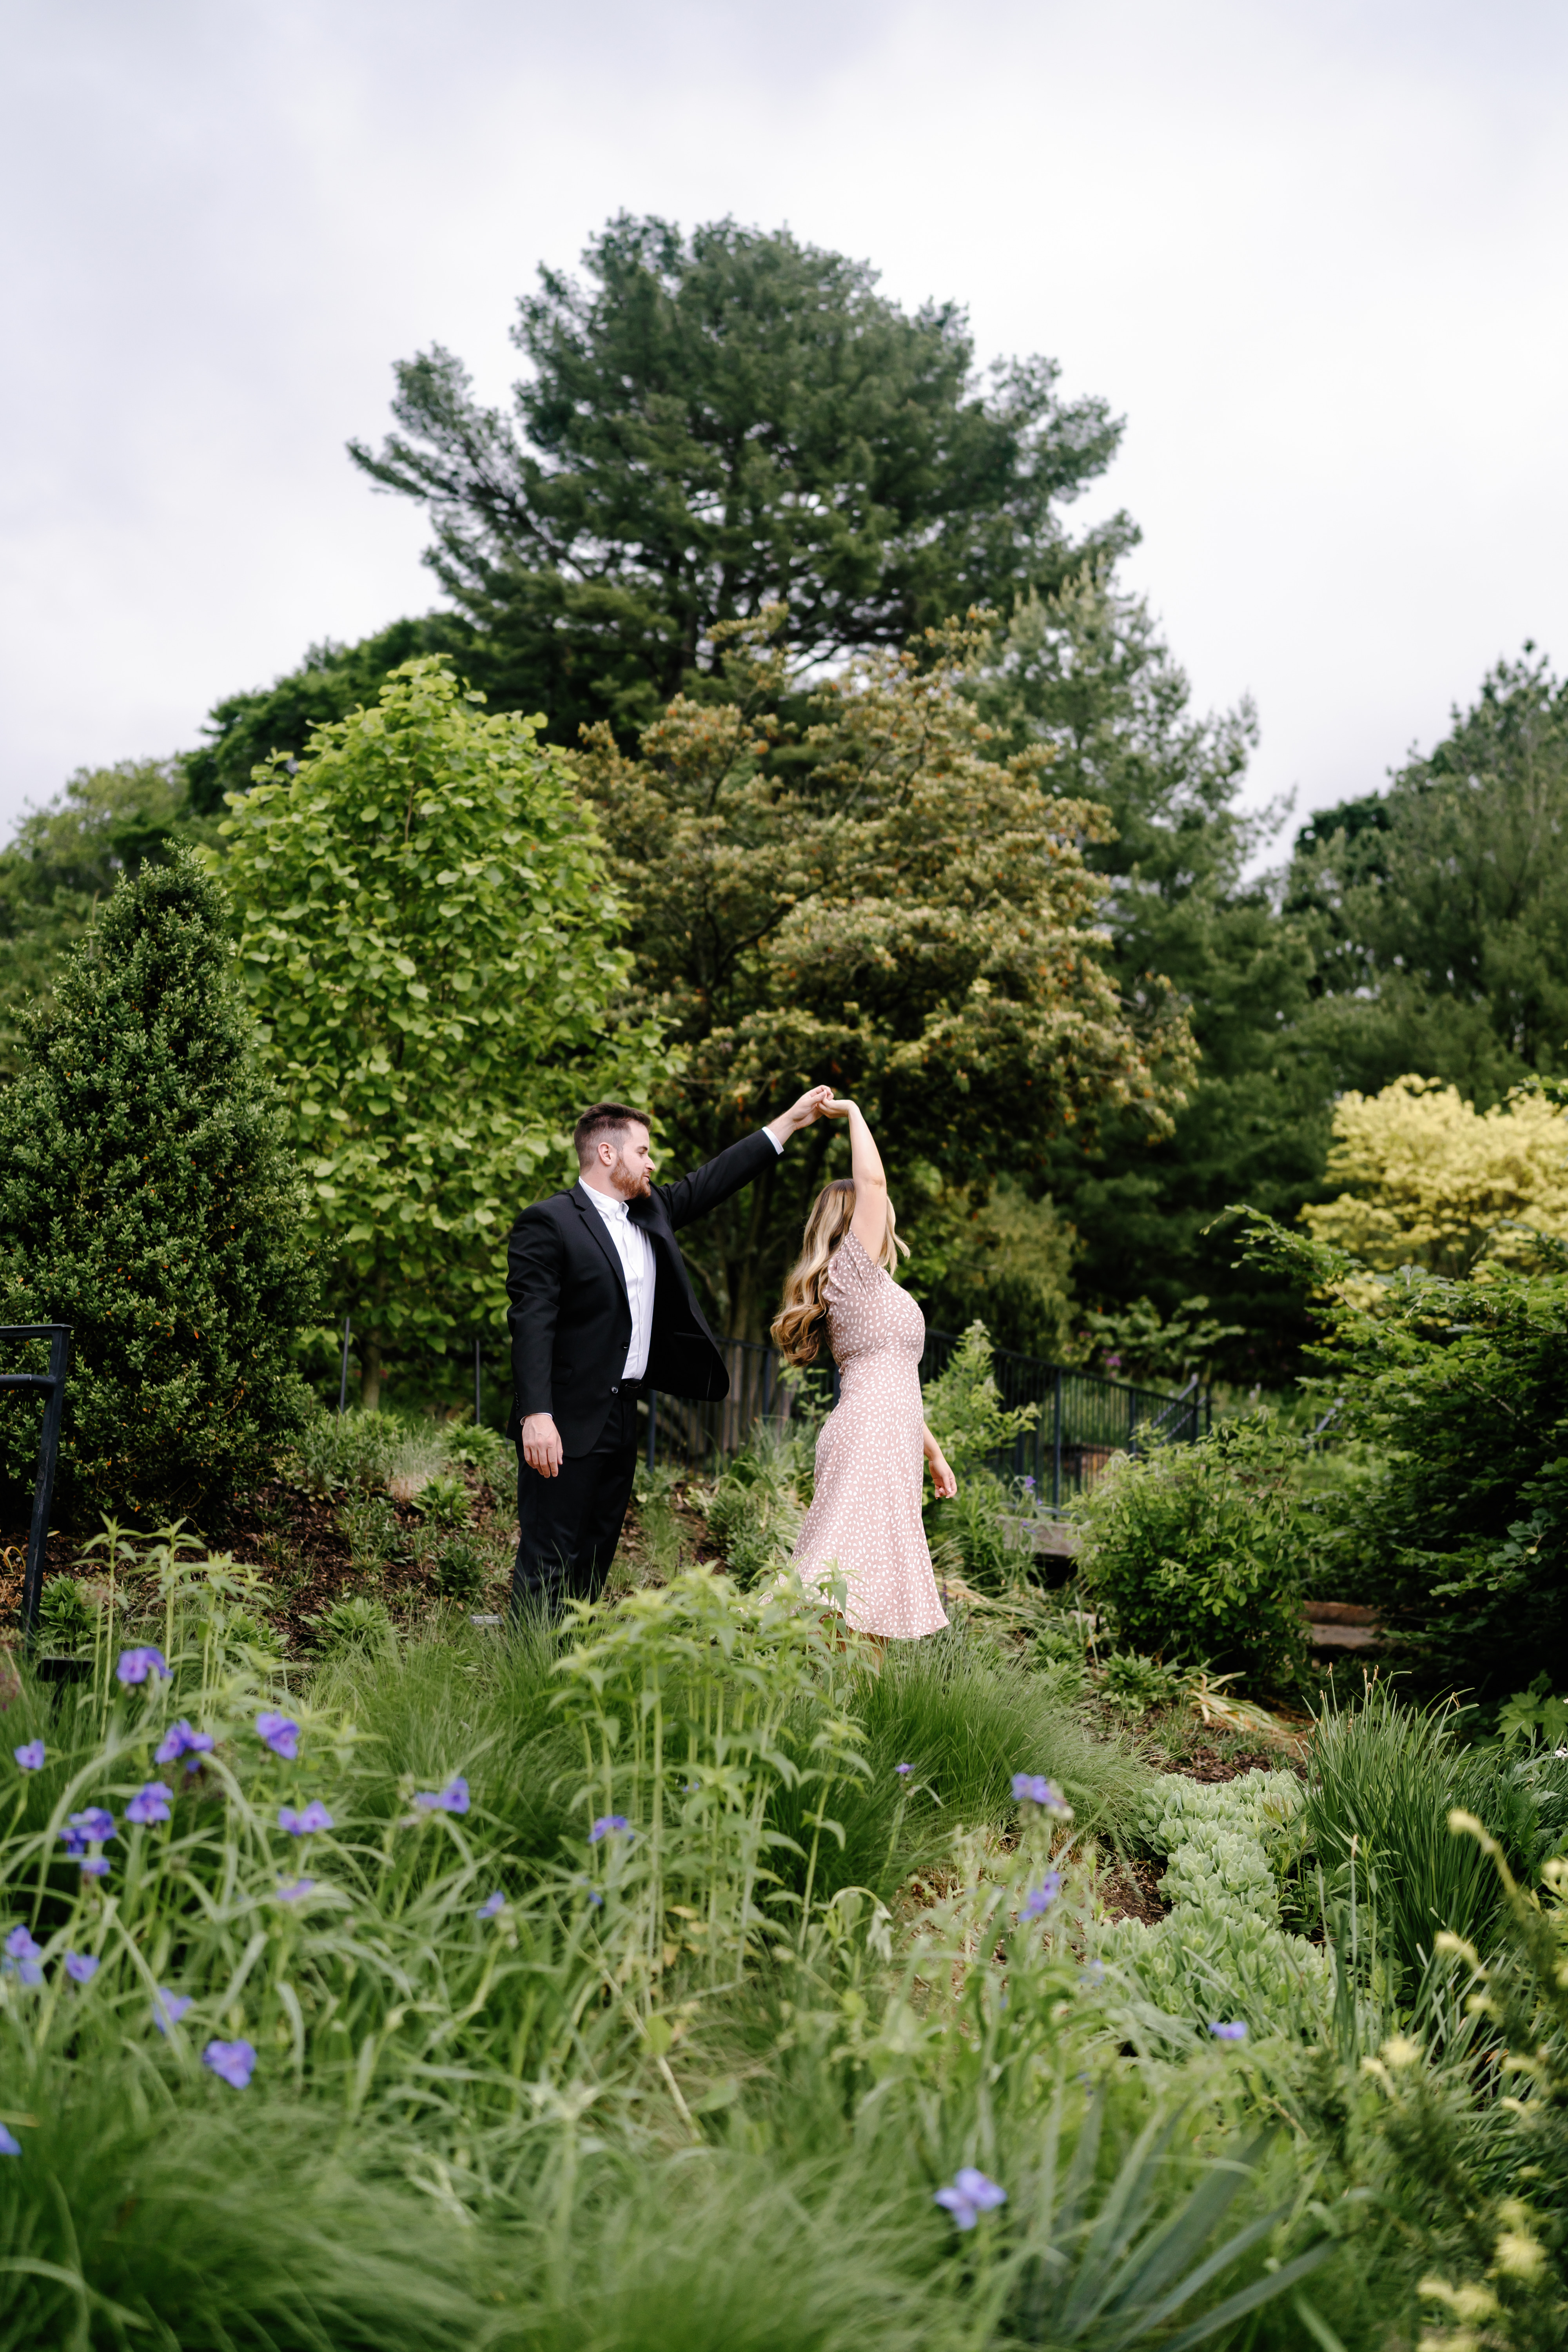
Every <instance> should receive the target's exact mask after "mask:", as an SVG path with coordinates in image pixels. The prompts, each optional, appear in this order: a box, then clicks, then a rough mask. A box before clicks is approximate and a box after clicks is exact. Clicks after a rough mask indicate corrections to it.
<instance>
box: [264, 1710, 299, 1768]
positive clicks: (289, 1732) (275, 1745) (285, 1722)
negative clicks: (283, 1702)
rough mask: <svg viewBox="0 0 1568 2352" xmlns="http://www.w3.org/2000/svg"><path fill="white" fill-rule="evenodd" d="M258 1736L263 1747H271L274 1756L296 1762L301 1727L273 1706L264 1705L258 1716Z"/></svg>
mask: <svg viewBox="0 0 1568 2352" xmlns="http://www.w3.org/2000/svg"><path fill="white" fill-rule="evenodd" d="M256 1736H257V1738H258V1739H259V1740H260V1742H261V1744H262V1746H263V1748H271V1750H272V1753H273V1754H274V1756H281V1758H282V1759H283V1761H284V1762H285V1764H293V1763H296V1762H297V1761H298V1759H299V1755H300V1727H299V1725H298V1724H297V1723H294V1722H292V1721H291V1720H290V1719H289V1717H288V1716H286V1715H279V1713H278V1712H277V1710H276V1709H275V1708H273V1707H270V1706H268V1707H264V1708H263V1709H262V1711H261V1713H260V1714H259V1715H258V1717H257V1718H256Z"/></svg>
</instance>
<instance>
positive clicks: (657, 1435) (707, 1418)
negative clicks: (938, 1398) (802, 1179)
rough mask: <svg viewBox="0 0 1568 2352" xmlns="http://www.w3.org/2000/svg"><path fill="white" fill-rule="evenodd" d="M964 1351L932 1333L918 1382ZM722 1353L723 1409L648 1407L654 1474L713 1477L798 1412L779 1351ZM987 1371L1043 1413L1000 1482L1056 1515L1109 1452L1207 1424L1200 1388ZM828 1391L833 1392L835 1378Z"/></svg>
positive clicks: (1006, 1366) (657, 1398) (741, 1348)
mask: <svg viewBox="0 0 1568 2352" xmlns="http://www.w3.org/2000/svg"><path fill="white" fill-rule="evenodd" d="M959 1345H960V1340H959V1338H958V1335H957V1334H956V1333H955V1332H952V1331H928V1332H927V1333H926V1348H925V1354H924V1355H923V1356H922V1357H921V1381H922V1382H923V1381H931V1380H934V1379H936V1377H937V1376H938V1374H939V1373H941V1372H942V1371H944V1370H946V1368H947V1366H948V1365H949V1363H951V1361H952V1357H953V1353H954V1351H955V1350H956V1349H957V1348H958V1347H959ZM719 1348H720V1352H721V1355H722V1356H723V1359H724V1364H725V1369H726V1370H727V1371H728V1372H729V1375H730V1393H729V1395H728V1396H727V1397H726V1398H725V1399H724V1401H723V1402H722V1403H721V1404H693V1403H690V1402H688V1401H687V1400H686V1399H685V1398H682V1397H671V1396H664V1395H660V1394H659V1393H658V1392H657V1391H656V1392H654V1393H652V1394H650V1395H648V1396H647V1397H646V1398H645V1399H644V1400H643V1401H642V1403H641V1406H640V1408H639V1410H640V1412H641V1415H642V1423H641V1426H642V1438H643V1454H644V1459H645V1460H646V1462H647V1465H648V1468H649V1469H650V1470H651V1469H653V1468H654V1467H655V1466H656V1465H668V1467H670V1468H672V1469H677V1470H684V1471H688V1472H696V1473H699V1474H700V1475H707V1476H710V1477H711V1476H712V1475H714V1474H715V1473H716V1472H717V1470H718V1469H719V1467H720V1466H721V1464H722V1463H723V1462H724V1461H725V1460H726V1459H727V1457H728V1456H729V1455H730V1454H734V1453H736V1452H738V1451H739V1449H740V1448H741V1446H742V1445H743V1444H744V1443H745V1441H746V1438H747V1437H748V1435H749V1434H750V1433H751V1431H752V1427H753V1425H754V1424H755V1423H757V1422H758V1421H759V1420H763V1419H767V1418H770V1417H772V1418H775V1419H778V1420H788V1419H790V1418H792V1416H793V1415H794V1414H795V1413H797V1412H798V1410H799V1408H798V1406H797V1405H796V1404H795V1401H794V1397H793V1393H792V1391H791V1390H790V1388H789V1387H787V1386H786V1385H785V1383H784V1381H783V1379H782V1378H781V1371H782V1369H783V1368H782V1364H781V1361H780V1358H779V1354H778V1350H777V1349H774V1348H769V1347H765V1346H763V1345H762V1344H761V1343H760V1342H759V1341H756V1340H753V1339H721V1340H720V1342H719ZM991 1368H992V1371H993V1373H994V1376H995V1381H996V1385H997V1388H998V1389H999V1390H1000V1391H1001V1395H1002V1402H1003V1404H1004V1405H1005V1407H1006V1409H1007V1410H1008V1411H1009V1412H1012V1411H1015V1410H1016V1408H1017V1407H1018V1406H1020V1405H1026V1404H1034V1405H1037V1406H1038V1407H1039V1412H1038V1413H1037V1416H1036V1420H1035V1424H1034V1426H1033V1428H1031V1429H1026V1430H1023V1431H1020V1433H1019V1434H1018V1436H1017V1438H1016V1440H1015V1442H1014V1444H1012V1445H1011V1446H1010V1447H1008V1448H1007V1449H1006V1450H1005V1452H1004V1453H1002V1454H998V1455H997V1456H996V1457H995V1458H994V1463H993V1465H992V1466H993V1467H994V1469H995V1470H997V1471H998V1472H999V1473H1000V1474H1001V1475H1003V1476H1004V1477H1017V1478H1033V1480H1034V1482H1035V1492H1036V1495H1037V1496H1038V1498H1039V1500H1040V1501H1041V1502H1042V1503H1048V1504H1049V1505H1050V1507H1052V1508H1053V1509H1056V1510H1059V1509H1060V1508H1061V1507H1062V1506H1063V1505H1064V1504H1065V1503H1067V1502H1068V1501H1070V1500H1071V1498H1072V1496H1074V1495H1077V1494H1080V1493H1081V1492H1082V1491H1083V1489H1084V1488H1085V1487H1086V1486H1092V1485H1093V1484H1094V1482H1095V1480H1096V1479H1097V1478H1098V1477H1099V1476H1100V1473H1101V1471H1103V1469H1104V1468H1105V1465H1106V1464H1107V1463H1108V1462H1109V1461H1110V1457H1111V1455H1112V1454H1116V1453H1136V1451H1137V1450H1138V1447H1139V1446H1140V1445H1141V1444H1149V1443H1150V1442H1151V1441H1152V1440H1157V1439H1165V1440H1171V1441H1174V1442H1176V1443H1190V1442H1191V1441H1192V1440H1194V1438H1197V1437H1200V1436H1201V1435H1202V1434H1203V1432H1204V1429H1205V1425H1206V1424H1207V1422H1208V1420H1209V1418H1210V1407H1209V1401H1208V1398H1207V1395H1206V1394H1205V1391H1203V1390H1201V1389H1200V1388H1199V1386H1198V1383H1197V1382H1196V1381H1192V1382H1191V1383H1190V1384H1189V1385H1188V1386H1187V1387H1186V1388H1185V1389H1184V1390H1183V1391H1181V1393H1180V1395H1178V1396H1172V1395H1171V1394H1170V1393H1169V1391H1165V1390H1162V1389H1146V1388H1139V1387H1135V1386H1134V1385H1132V1384H1131V1382H1128V1381H1108V1380H1104V1379H1102V1378H1101V1377H1100V1375H1099V1374H1097V1373H1094V1372H1081V1371H1074V1370H1070V1369H1068V1367H1066V1366H1064V1365H1060V1364H1052V1363H1048V1362H1047V1361H1046V1360H1045V1359H1044V1358H1043V1357H1039V1356H1022V1355H1018V1354H1016V1352H1015V1351H1014V1350H1013V1349H1010V1348H996V1349H993V1351H992V1358H991ZM832 1388H833V1391H834V1393H835V1395H836V1394H837V1377H836V1376H833V1377H832Z"/></svg>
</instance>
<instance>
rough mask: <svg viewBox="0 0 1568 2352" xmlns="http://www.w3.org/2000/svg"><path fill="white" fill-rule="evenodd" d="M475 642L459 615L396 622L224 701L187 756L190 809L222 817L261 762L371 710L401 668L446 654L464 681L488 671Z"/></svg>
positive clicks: (313, 655)
mask: <svg viewBox="0 0 1568 2352" xmlns="http://www.w3.org/2000/svg"><path fill="white" fill-rule="evenodd" d="M473 635H474V633H473V631H472V629H470V628H469V627H468V625H467V623H466V622H465V621H463V620H462V619H461V618H460V617H459V615H458V614H456V613H427V614H425V616H424V617H423V618H422V619H420V620H416V621H394V622H393V624H392V625H391V627H390V628H386V629H378V630H377V631H376V632H375V634H374V635H373V636H369V637H361V638H360V639H359V640H358V642H357V643H356V644H354V645H352V646H341V645H336V644H334V643H332V642H331V639H328V640H326V641H324V642H323V643H322V644H321V645H319V646H310V649H309V650H308V652H307V653H306V655H305V658H304V660H303V661H302V662H301V663H300V666H299V667H298V668H297V669H291V670H287V671H285V672H284V674H283V676H282V677H278V678H274V680H273V682H272V684H271V685H270V686H267V687H253V688H250V690H249V691H248V692H246V693H241V694H228V695H225V697H224V698H223V700H222V701H221V702H215V703H214V705H213V707H212V709H211V710H210V711H209V712H208V714H207V717H206V719H205V723H204V725H203V729H202V732H203V734H204V735H205V737H206V739H207V740H206V741H205V743H204V744H203V745H202V746H201V748H200V750H199V751H187V752H186V754H185V756H184V771H185V775H186V779H187V782H188V785H189V791H190V799H191V805H192V808H193V809H194V810H195V812H196V813H197V814H200V815H203V816H213V817H221V816H222V814H223V812H224V804H225V803H226V799H227V796H228V794H229V793H247V792H248V791H249V790H250V787H251V784H252V782H254V779H255V771H256V770H257V769H258V767H259V766H260V765H261V764H262V762H263V761H267V760H270V759H273V758H274V757H275V756H276V755H277V754H278V753H279V751H281V752H283V753H285V754H286V755H289V756H290V757H292V758H294V759H298V758H300V755H301V754H302V753H303V751H304V750H305V747H306V745H307V744H308V743H309V742H310V738H311V736H312V735H313V734H314V733H315V731H316V730H317V728H318V727H324V726H325V725H326V724H327V723H328V721H329V720H330V719H346V718H347V717H348V715H349V713H350V712H351V711H352V710H359V709H363V707H364V705H365V704H366V703H374V700H375V698H376V697H377V696H378V695H379V694H380V692H381V689H382V686H383V684H384V680H385V678H386V677H387V674H388V672H389V671H391V670H395V669H396V668H397V667H398V666H399V664H400V663H403V662H405V661H413V660H415V659H416V657H417V656H419V655H420V654H443V653H444V654H450V655H452V656H453V657H454V659H455V660H456V662H457V665H458V667H459V668H460V669H461V670H463V671H464V672H465V673H468V672H471V671H472V672H485V671H487V665H486V664H485V663H484V662H483V660H482V659H480V660H476V658H475V648H474V645H473ZM487 675H488V672H487ZM487 675H476V676H475V677H474V678H473V683H474V684H475V685H477V686H479V687H483V686H484V685H485V684H486V683H487Z"/></svg>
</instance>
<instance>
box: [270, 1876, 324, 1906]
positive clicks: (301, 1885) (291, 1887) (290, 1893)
mask: <svg viewBox="0 0 1568 2352" xmlns="http://www.w3.org/2000/svg"><path fill="white" fill-rule="evenodd" d="M315 1883H316V1882H315V1880H314V1879H313V1878H280V1879H279V1882H278V1900H279V1903H303V1901H304V1900H305V1897H306V1895H309V1893H310V1889H311V1887H312V1886H314V1885H315Z"/></svg>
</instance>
